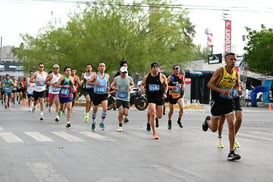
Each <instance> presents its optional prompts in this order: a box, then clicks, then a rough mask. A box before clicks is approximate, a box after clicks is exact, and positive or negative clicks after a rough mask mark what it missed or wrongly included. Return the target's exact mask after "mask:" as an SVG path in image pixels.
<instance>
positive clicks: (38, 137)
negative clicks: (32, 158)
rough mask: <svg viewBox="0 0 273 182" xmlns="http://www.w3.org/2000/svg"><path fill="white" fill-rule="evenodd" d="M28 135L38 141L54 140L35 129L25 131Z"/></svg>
mask: <svg viewBox="0 0 273 182" xmlns="http://www.w3.org/2000/svg"><path fill="white" fill-rule="evenodd" d="M24 133H25V134H26V135H28V136H30V137H32V138H33V139H34V140H36V141H38V142H53V140H52V139H51V138H49V137H47V136H45V135H43V134H41V133H39V132H36V131H33V132H24Z"/></svg>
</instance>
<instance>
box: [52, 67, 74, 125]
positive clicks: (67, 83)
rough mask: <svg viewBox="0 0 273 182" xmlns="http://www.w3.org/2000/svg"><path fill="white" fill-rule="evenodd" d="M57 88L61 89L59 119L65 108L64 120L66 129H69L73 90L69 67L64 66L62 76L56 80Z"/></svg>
mask: <svg viewBox="0 0 273 182" xmlns="http://www.w3.org/2000/svg"><path fill="white" fill-rule="evenodd" d="M56 87H57V88H61V90H60V94H59V99H60V104H61V107H60V111H59V112H58V115H59V118H60V117H61V116H62V112H63V111H64V109H65V108H67V120H66V127H67V128H70V127H71V121H70V118H71V106H72V100H73V94H72V90H73V89H75V88H74V82H73V78H72V77H71V67H69V66H66V67H65V68H64V75H62V76H61V78H60V79H59V80H58V83H57V84H56Z"/></svg>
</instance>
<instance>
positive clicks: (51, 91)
mask: <svg viewBox="0 0 273 182" xmlns="http://www.w3.org/2000/svg"><path fill="white" fill-rule="evenodd" d="M59 71H60V66H59V65H58V64H54V65H53V72H52V73H50V74H48V76H47V77H46V81H45V84H46V85H48V100H49V104H48V111H49V112H52V105H53V103H55V106H56V108H55V111H56V118H55V121H56V122H58V121H59V119H60V118H59V116H58V111H59V107H60V102H59V92H60V88H57V87H56V84H57V82H58V81H59V79H60V78H61V76H62V75H61V74H60V73H59Z"/></svg>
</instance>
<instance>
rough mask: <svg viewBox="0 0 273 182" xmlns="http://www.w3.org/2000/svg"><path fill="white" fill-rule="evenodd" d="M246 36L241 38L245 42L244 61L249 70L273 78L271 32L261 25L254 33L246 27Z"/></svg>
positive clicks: (272, 33)
mask: <svg viewBox="0 0 273 182" xmlns="http://www.w3.org/2000/svg"><path fill="white" fill-rule="evenodd" d="M246 30H247V32H248V35H244V36H243V40H244V41H247V45H246V46H245V47H244V50H246V54H245V59H246V61H247V64H248V67H249V69H250V70H252V71H255V72H259V73H263V74H267V75H271V76H273V30H272V28H269V29H267V28H266V27H265V26H264V25H261V30H260V31H256V30H252V29H250V28H248V27H246Z"/></svg>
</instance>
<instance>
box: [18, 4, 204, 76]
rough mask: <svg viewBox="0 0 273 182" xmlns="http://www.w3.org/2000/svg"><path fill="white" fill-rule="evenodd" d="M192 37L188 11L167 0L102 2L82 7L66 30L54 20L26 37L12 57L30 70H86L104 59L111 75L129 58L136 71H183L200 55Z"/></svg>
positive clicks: (76, 11) (73, 16) (73, 15)
mask: <svg viewBox="0 0 273 182" xmlns="http://www.w3.org/2000/svg"><path fill="white" fill-rule="evenodd" d="M151 10H153V12H151ZM194 35H195V31H194V26H193V25H192V24H191V22H190V19H189V17H188V13H187V11H186V10H185V9H183V8H182V7H175V6H170V5H169V4H168V3H167V2H166V1H165V0H162V1H150V0H148V1H145V2H144V1H143V2H141V3H136V2H134V3H133V4H131V5H126V4H125V3H124V1H123V0H119V1H118V0H99V1H96V3H86V4H85V6H82V5H79V6H78V7H77V8H76V10H75V12H73V13H71V14H69V21H68V22H67V24H66V25H65V26H63V27H57V26H55V25H54V24H53V23H52V22H51V23H49V24H48V25H47V26H46V27H45V28H43V29H42V30H41V31H40V34H38V35H37V37H33V36H30V35H28V34H26V35H24V37H23V40H24V45H25V46H24V48H15V49H14V54H15V55H16V56H17V57H18V58H20V59H21V60H23V61H22V64H23V65H24V66H25V67H28V68H30V67H31V66H30V65H32V66H33V65H37V64H38V63H40V62H43V63H44V64H45V66H46V68H47V69H50V68H51V66H52V65H53V64H55V63H58V64H60V65H61V66H65V65H70V66H72V67H74V68H76V69H77V70H79V71H84V65H85V64H87V63H91V64H93V65H94V67H95V68H96V66H97V64H98V62H100V61H103V62H105V63H106V68H107V72H109V73H111V72H113V71H115V70H118V67H119V61H120V60H123V59H126V60H128V61H129V67H130V70H131V71H132V72H139V73H144V72H146V71H147V70H148V69H149V66H148V65H150V63H151V62H153V61H157V62H159V63H160V64H162V65H165V67H169V66H171V65H173V64H177V63H178V64H180V65H181V66H182V67H183V65H184V63H187V62H188V61H190V60H191V59H192V58H196V57H198V56H200V55H202V53H200V52H198V49H199V47H198V46H195V45H194V44H193V37H194ZM26 71H28V70H26Z"/></svg>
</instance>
